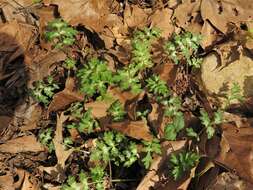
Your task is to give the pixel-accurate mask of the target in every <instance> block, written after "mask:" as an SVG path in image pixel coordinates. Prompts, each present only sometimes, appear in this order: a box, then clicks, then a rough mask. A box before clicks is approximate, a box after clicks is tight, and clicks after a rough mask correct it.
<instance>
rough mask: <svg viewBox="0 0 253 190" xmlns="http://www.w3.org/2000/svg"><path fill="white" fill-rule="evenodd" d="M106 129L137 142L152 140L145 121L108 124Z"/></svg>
mask: <svg viewBox="0 0 253 190" xmlns="http://www.w3.org/2000/svg"><path fill="white" fill-rule="evenodd" d="M107 127H108V128H110V129H114V130H116V131H119V132H121V133H123V134H124V135H127V136H129V137H132V138H135V139H138V140H146V141H151V140H152V139H153V135H152V134H151V132H150V130H149V127H148V125H147V123H146V122H145V121H125V122H117V123H112V124H109V125H108V126H107Z"/></svg>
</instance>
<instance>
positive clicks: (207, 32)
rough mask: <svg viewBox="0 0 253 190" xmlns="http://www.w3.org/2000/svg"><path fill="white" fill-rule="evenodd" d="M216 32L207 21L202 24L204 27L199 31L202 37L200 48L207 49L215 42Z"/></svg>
mask: <svg viewBox="0 0 253 190" xmlns="http://www.w3.org/2000/svg"><path fill="white" fill-rule="evenodd" d="M217 33H218V32H217V31H216V30H215V28H213V26H212V25H211V24H210V22H209V21H208V20H206V21H205V22H204V25H203V27H202V29H201V35H202V37H203V38H202V40H201V46H202V48H207V47H209V46H211V45H213V44H214V42H215V41H216V40H217V38H218V36H217Z"/></svg>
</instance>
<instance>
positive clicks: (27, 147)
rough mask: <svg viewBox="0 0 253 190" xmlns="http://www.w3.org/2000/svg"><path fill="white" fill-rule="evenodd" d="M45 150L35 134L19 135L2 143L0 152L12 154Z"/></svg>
mask: <svg viewBox="0 0 253 190" xmlns="http://www.w3.org/2000/svg"><path fill="white" fill-rule="evenodd" d="M44 150H45V149H44V147H43V146H42V145H41V144H40V143H39V142H38V141H37V140H36V138H35V136H33V135H29V136H23V137H17V138H15V139H11V140H9V141H7V142H5V143H4V144H1V145H0V152H6V153H12V154H16V153H20V152H42V151H44Z"/></svg>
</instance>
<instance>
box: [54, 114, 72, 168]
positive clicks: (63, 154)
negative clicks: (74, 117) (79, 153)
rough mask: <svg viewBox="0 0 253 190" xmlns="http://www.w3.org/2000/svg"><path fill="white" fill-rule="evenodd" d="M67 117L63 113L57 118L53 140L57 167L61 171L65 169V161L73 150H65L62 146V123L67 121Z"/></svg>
mask: <svg viewBox="0 0 253 190" xmlns="http://www.w3.org/2000/svg"><path fill="white" fill-rule="evenodd" d="M67 118H68V117H67V116H65V115H64V114H63V113H62V114H61V115H58V116H57V124H56V130H55V136H54V139H53V143H54V147H55V154H56V157H57V165H58V166H60V167H61V168H62V169H64V168H65V161H66V160H67V159H68V157H69V156H70V155H71V154H72V152H73V149H69V150H66V149H65V146H64V144H63V134H62V133H63V123H64V122H65V121H66V120H67Z"/></svg>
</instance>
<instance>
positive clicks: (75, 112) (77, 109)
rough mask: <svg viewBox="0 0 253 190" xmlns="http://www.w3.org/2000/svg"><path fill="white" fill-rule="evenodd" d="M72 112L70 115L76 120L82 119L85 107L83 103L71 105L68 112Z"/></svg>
mask: <svg viewBox="0 0 253 190" xmlns="http://www.w3.org/2000/svg"><path fill="white" fill-rule="evenodd" d="M66 111H67V112H70V115H71V116H72V117H74V118H76V119H81V118H82V116H83V112H84V106H83V104H82V103H81V102H75V103H72V104H71V105H70V107H69V108H68V109H67V110H66Z"/></svg>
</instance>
